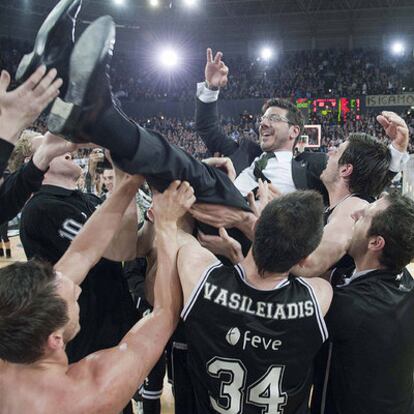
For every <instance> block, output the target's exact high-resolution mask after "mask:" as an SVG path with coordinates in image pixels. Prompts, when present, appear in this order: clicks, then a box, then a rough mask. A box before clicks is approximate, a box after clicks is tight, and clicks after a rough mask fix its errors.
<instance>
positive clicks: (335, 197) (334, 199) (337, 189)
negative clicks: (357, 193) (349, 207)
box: [328, 182, 352, 208]
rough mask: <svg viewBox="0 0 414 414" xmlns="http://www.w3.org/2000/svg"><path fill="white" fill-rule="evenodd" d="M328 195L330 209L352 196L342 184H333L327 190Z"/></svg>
mask: <svg viewBox="0 0 414 414" xmlns="http://www.w3.org/2000/svg"><path fill="white" fill-rule="evenodd" d="M328 193H329V207H330V208H334V207H335V206H337V205H338V204H340V203H341V202H342V201H344V200H345V199H346V198H347V197H349V196H350V195H351V194H352V193H351V192H350V191H349V188H348V186H347V185H346V184H345V183H343V182H337V183H335V184H333V185H332V188H328Z"/></svg>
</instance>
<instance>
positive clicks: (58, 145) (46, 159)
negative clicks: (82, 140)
mask: <svg viewBox="0 0 414 414" xmlns="http://www.w3.org/2000/svg"><path fill="white" fill-rule="evenodd" d="M80 147H82V144H72V143H71V142H68V141H66V140H65V139H63V138H61V137H58V136H57V135H53V134H52V133H50V132H47V133H46V135H45V136H44V137H43V138H41V142H40V145H39V147H38V149H37V150H36V151H35V153H34V155H33V163H34V164H35V165H36V167H37V168H39V170H41V171H46V170H47V169H48V167H49V164H50V163H51V162H52V160H53V158H56V157H59V156H60V155H63V154H66V153H68V152H73V151H76V150H77V149H78V148H80Z"/></svg>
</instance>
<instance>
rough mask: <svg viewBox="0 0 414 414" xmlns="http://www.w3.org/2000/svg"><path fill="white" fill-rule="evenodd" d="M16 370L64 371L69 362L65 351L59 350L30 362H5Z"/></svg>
mask: <svg viewBox="0 0 414 414" xmlns="http://www.w3.org/2000/svg"><path fill="white" fill-rule="evenodd" d="M7 365H8V366H9V368H11V369H13V370H16V371H27V372H29V371H43V372H44V371H55V372H56V371H64V372H66V370H67V369H68V366H69V362H68V357H67V355H66V352H65V351H64V350H59V351H56V352H53V353H51V354H49V355H47V356H45V357H43V358H41V359H39V360H38V361H36V362H33V363H31V364H7Z"/></svg>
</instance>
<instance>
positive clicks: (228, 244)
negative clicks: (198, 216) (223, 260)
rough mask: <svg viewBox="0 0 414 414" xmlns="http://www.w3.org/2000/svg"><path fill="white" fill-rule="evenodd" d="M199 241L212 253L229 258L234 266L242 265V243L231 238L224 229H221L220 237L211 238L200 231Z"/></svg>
mask: <svg viewBox="0 0 414 414" xmlns="http://www.w3.org/2000/svg"><path fill="white" fill-rule="evenodd" d="M197 238H198V241H199V242H200V244H201V245H202V246H203V247H205V248H206V249H208V250H210V251H211V252H212V253H214V254H217V255H220V256H224V257H227V258H228V259H229V260H230V261H231V262H232V263H233V264H237V263H240V262H241V261H242V260H243V259H244V256H243V253H242V248H241V245H240V243H239V242H238V241H237V240H235V239H233V237H230V236H229V235H228V233H227V231H226V229H225V228H224V227H221V228H220V229H219V236H211V235H208V234H204V233H202V232H201V231H200V230H199V231H198V236H197Z"/></svg>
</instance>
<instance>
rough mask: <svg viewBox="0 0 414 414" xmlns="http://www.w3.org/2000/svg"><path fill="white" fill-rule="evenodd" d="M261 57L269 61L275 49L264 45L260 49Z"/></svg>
mask: <svg viewBox="0 0 414 414" xmlns="http://www.w3.org/2000/svg"><path fill="white" fill-rule="evenodd" d="M260 57H261V58H262V59H263V60H266V61H269V60H270V59H271V58H272V57H273V49H272V48H270V47H264V48H262V50H261V51H260Z"/></svg>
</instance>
